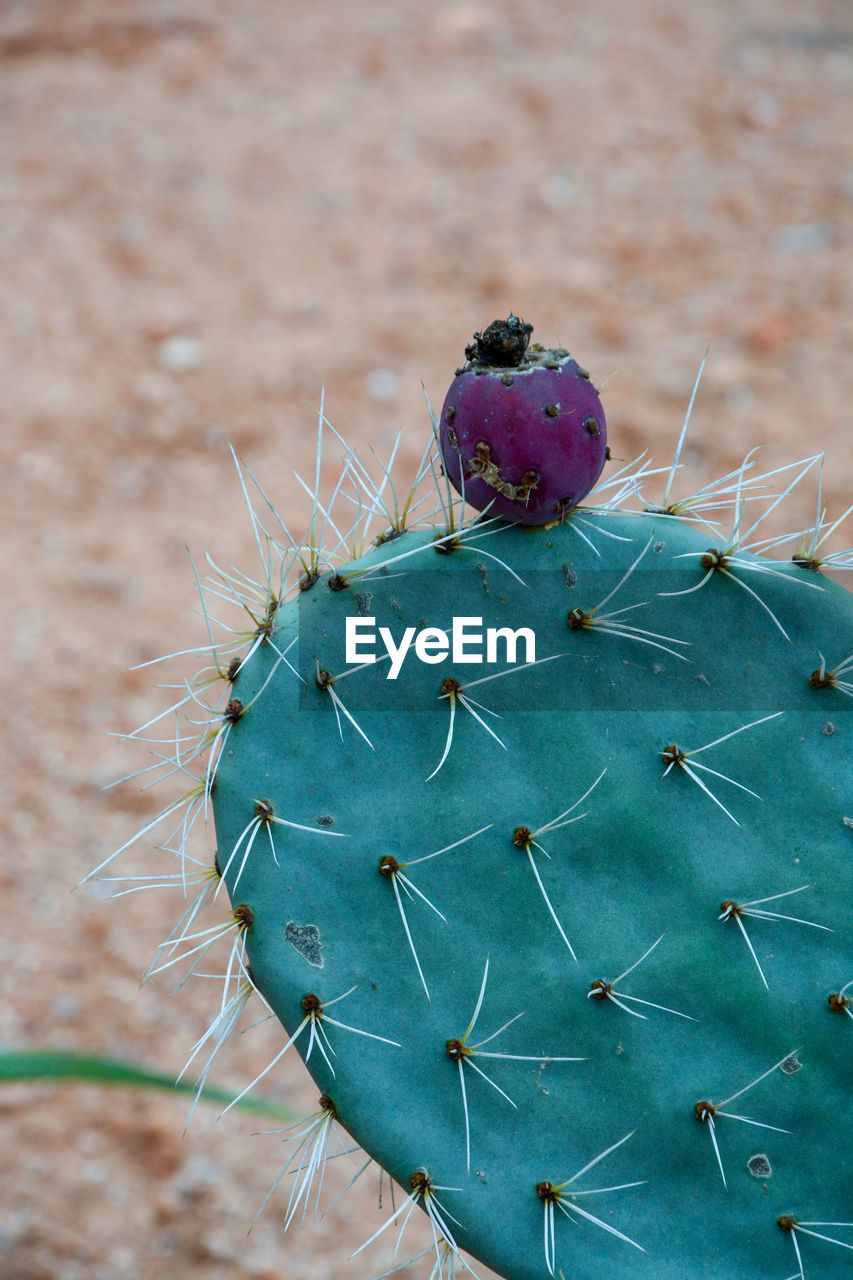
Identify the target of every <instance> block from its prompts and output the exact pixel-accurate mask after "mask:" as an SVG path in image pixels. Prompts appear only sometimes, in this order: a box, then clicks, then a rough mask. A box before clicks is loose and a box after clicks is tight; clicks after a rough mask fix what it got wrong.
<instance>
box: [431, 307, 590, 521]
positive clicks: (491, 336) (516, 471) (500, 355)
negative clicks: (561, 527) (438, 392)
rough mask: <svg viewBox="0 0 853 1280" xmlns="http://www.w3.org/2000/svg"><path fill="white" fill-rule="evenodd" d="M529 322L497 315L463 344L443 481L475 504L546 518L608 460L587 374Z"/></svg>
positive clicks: (445, 439)
mask: <svg viewBox="0 0 853 1280" xmlns="http://www.w3.org/2000/svg"><path fill="white" fill-rule="evenodd" d="M532 332H533V326H532V325H529V324H525V323H524V322H523V321H522V320H519V319H518V317H517V316H514V315H510V317H509V319H507V320H495V321H494V322H493V323H492V324H490V325H489V326H488V328H487V329H485V330H484V331H483V333H475V334H474V341H473V342H472V343H471V344H470V345H469V346H467V347H466V348H465V357H466V363H465V364H464V365H463V366H462V368H461V369H457V371H456V376H455V378H454V379H453V382H452V383H451V384H450V390H449V391H448V393H447V396H446V397H445V401H444V405H443V406H442V410H441V422H440V434H439V440H440V445H441V455H442V460H443V462H444V468H445V471H446V473H447V476H448V478H449V479H450V481H451V483H452V484H453V485H454V487H455V488H456V489H457V490H458V491H459V492H460V493H461V494H463V495H464V497H465V501H466V502H468V503H469V504H470V505H471V506H472V507H474V508H475V509H476V510H477V511H485V510H486V508H488V514H489V515H496V516H502V517H503V518H504V519H505V520H512V521H516V522H517V523H520V524H548V523H550V522H551V521H552V520H559V519H560V518H561V517H562V516H563V515H564V514H565V512H567V511H570V510H571V508H572V507H575V506H577V504H578V503H579V502H582V501H583V499H584V498H585V497H586V495H587V494H588V493H589V491H590V490H591V489H592V487H593V485H594V484H595V482H596V480H597V479H598V477H599V476H600V475H601V471H602V468H603V466H604V463H605V461H606V460H607V457H608V453H607V425H606V423H605V420H604V410H603V409H602V407H601V401H600V400H599V398H598V393H597V392H596V390H595V387H594V386H593V385H592V383H591V382H590V378H589V374H588V373H587V372H586V370H585V369H582V368H581V367H580V365H579V364H578V363H577V361H576V360H573V359H572V358H571V356H570V355H569V353H568V351H565V350H564V349H563V348H562V347H556V348H554V349H553V350H549V349H546V348H544V347H542V346H540V344H539V343H531V342H530V334H531V333H532Z"/></svg>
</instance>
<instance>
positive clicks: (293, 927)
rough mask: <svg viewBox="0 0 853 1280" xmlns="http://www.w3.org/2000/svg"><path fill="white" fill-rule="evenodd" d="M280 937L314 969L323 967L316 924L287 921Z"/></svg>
mask: <svg viewBox="0 0 853 1280" xmlns="http://www.w3.org/2000/svg"><path fill="white" fill-rule="evenodd" d="M282 937H283V938H284V940H285V942H289V943H290V945H291V946H292V947H293V949H294V951H297V952H298V953H299V955H301V956H302V959H303V960H307V961H308V963H309V964H310V965H313V967H314V968H315V969H322V968H324V967H325V961H324V960H323V956H322V954H321V952H322V949H323V944H322V943H321V942H320V930H319V929H318V928H317V926H316V924H295V923H294V921H293V920H288V922H287V924H286V925H285V926H284V933H283V934H282ZM303 1007H304V1006H303ZM306 1012H307V1011H306Z"/></svg>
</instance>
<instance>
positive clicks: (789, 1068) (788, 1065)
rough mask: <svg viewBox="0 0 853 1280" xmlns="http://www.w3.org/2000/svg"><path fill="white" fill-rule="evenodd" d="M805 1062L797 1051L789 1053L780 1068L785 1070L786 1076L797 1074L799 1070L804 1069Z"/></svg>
mask: <svg viewBox="0 0 853 1280" xmlns="http://www.w3.org/2000/svg"><path fill="white" fill-rule="evenodd" d="M802 1069H803V1064H802V1063H801V1062H800V1060H799V1058H798V1057H797V1055H796V1053H789V1054H788V1056H787V1058H786V1059H785V1061H784V1062H783V1063H782V1064H781V1065H780V1067H779V1070H780V1071H783V1072H784V1073H785V1075H786V1076H795V1075H796V1074H797V1072H798V1071H802Z"/></svg>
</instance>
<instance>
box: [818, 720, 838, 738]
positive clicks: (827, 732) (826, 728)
mask: <svg viewBox="0 0 853 1280" xmlns="http://www.w3.org/2000/svg"><path fill="white" fill-rule="evenodd" d="M820 731H821V733H822V734H823V736H824V737H825V738H831V737H832V735H833V734H834V733H835V725H834V724H833V723H832V721H831V720H827V722H826V724H824V725H821V729H820Z"/></svg>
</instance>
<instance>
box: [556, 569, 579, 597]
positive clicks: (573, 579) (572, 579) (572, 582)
mask: <svg viewBox="0 0 853 1280" xmlns="http://www.w3.org/2000/svg"><path fill="white" fill-rule="evenodd" d="M560 568H561V570H562V572H563V586H564V587H566V588H567V589H568V590H569V591H571V589H572V587H576V586H577V585H578V575H577V570H575V569H571V568H569V566H568V565H567V564H561V565H560Z"/></svg>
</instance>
